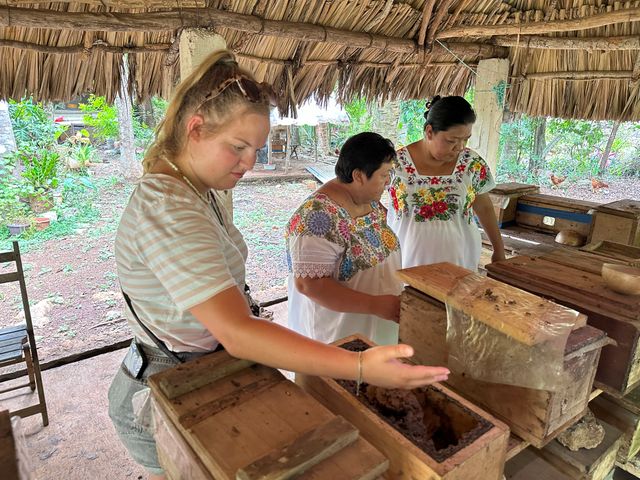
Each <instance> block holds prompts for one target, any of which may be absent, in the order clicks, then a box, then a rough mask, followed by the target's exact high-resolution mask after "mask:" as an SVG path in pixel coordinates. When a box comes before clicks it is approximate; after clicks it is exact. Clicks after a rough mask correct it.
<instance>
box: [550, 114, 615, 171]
mask: <svg viewBox="0 0 640 480" xmlns="http://www.w3.org/2000/svg"><path fill="white" fill-rule="evenodd" d="M607 123H610V122H588V121H584V120H565V119H557V118H556V119H551V120H550V121H549V122H548V125H547V131H548V132H549V134H551V135H553V136H559V137H560V141H559V142H558V143H557V144H556V146H555V147H554V149H553V155H550V156H549V158H548V163H547V165H548V168H549V169H550V170H551V171H553V172H560V173H562V174H567V175H569V176H570V177H573V178H576V179H577V178H584V177H585V176H592V175H596V174H597V173H598V165H599V162H600V152H601V150H600V148H601V149H604V144H605V143H606V141H607V136H605V134H604V131H603V130H604V128H603V127H605V126H606V124H607ZM608 130H609V131H610V130H611V128H610V126H609V129H608ZM598 147H600V148H598Z"/></svg>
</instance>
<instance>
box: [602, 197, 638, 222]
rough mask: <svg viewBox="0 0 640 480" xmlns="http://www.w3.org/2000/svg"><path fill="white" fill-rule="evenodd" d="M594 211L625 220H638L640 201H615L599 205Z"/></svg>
mask: <svg viewBox="0 0 640 480" xmlns="http://www.w3.org/2000/svg"><path fill="white" fill-rule="evenodd" d="M596 210H598V211H599V212H605V213H610V214H611V215H618V216H623V217H627V218H633V219H640V201H638V200H630V199H624V200H617V201H615V202H611V203H605V204H604V205H599V206H598V207H597V208H596Z"/></svg>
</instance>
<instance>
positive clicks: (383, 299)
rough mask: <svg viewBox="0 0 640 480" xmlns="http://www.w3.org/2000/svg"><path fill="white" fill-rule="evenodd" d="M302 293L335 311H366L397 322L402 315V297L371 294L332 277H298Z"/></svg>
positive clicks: (297, 285) (296, 280)
mask: <svg viewBox="0 0 640 480" xmlns="http://www.w3.org/2000/svg"><path fill="white" fill-rule="evenodd" d="M295 286H296V288H297V289H298V291H299V292H300V293H302V294H303V295H305V296H306V297H309V298H310V299H311V300H313V301H314V302H315V303H317V304H319V305H322V306H323V307H325V308H328V309H329V310H333V311H334V312H346V313H365V314H370V315H377V316H379V317H381V318H384V319H386V320H392V321H394V322H397V321H398V319H399V317H400V297H398V296H396V295H369V294H368V293H364V292H359V291H357V290H353V289H352V288H349V287H346V286H344V285H342V284H341V283H340V282H338V281H337V280H335V279H334V278H331V277H323V278H309V277H296V279H295Z"/></svg>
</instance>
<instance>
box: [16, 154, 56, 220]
mask: <svg viewBox="0 0 640 480" xmlns="http://www.w3.org/2000/svg"><path fill="white" fill-rule="evenodd" d="M59 161H60V154H59V153H58V152H55V151H52V150H47V149H41V150H38V151H36V152H34V153H33V154H31V155H24V154H23V155H22V162H23V163H24V166H25V168H24V171H23V172H22V178H24V180H25V182H24V183H23V185H22V191H21V193H22V195H23V196H25V197H27V198H28V199H29V204H30V205H31V209H32V210H33V211H34V212H36V213H41V212H44V211H46V210H48V209H49V208H51V207H53V190H54V189H55V188H56V187H57V186H58V184H59V180H58V163H59Z"/></svg>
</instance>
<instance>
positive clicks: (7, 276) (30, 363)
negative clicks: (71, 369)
mask: <svg viewBox="0 0 640 480" xmlns="http://www.w3.org/2000/svg"><path fill="white" fill-rule="evenodd" d="M12 262H15V267H16V268H15V271H12V272H9V273H0V284H3V283H9V282H18V283H19V284H20V294H21V295H22V306H23V308H24V319H25V323H24V324H21V325H15V326H11V327H5V328H2V329H0V368H4V367H8V366H10V365H15V364H19V363H22V362H24V363H25V364H26V367H27V368H26V370H24V369H23V370H20V371H18V372H11V373H6V374H4V375H0V383H2V382H7V381H9V380H13V379H15V378H20V377H23V376H25V375H26V376H28V377H29V382H28V383H22V384H19V385H14V384H13V383H15V382H12V386H11V387H9V388H5V389H0V394H3V393H6V392H10V391H13V390H17V389H20V388H25V387H29V388H31V391H34V390H37V393H38V403H37V404H35V405H31V406H29V407H25V408H22V409H20V410H16V411H12V412H11V415H19V416H20V417H28V416H30V415H35V414H38V413H40V414H42V423H43V424H44V426H45V427H46V426H47V425H48V424H49V417H48V415H47V404H46V402H45V399H44V390H43V388H42V376H41V374H40V363H39V361H38V352H37V350H36V341H35V337H34V334H33V324H32V322H31V311H30V309H29V299H28V298H27V286H26V284H25V281H24V271H23V270H22V261H21V259H20V248H19V247H18V242H13V251H8V252H0V265H2V264H5V263H12ZM0 272H2V270H0Z"/></svg>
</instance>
